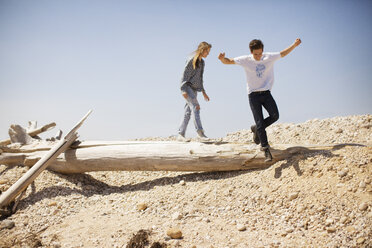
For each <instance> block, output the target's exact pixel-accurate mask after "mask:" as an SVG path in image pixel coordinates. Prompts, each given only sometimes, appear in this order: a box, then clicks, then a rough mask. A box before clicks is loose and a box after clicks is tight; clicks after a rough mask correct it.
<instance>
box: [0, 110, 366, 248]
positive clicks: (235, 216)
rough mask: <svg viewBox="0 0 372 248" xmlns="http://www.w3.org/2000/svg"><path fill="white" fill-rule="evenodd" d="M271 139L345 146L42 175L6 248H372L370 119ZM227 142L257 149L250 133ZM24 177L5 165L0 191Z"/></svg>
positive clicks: (9, 231)
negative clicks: (199, 168)
mask: <svg viewBox="0 0 372 248" xmlns="http://www.w3.org/2000/svg"><path fill="white" fill-rule="evenodd" d="M267 131H268V136H269V140H270V143H271V144H272V145H273V146H274V147H275V144H293V145H301V144H343V145H340V146H337V147H335V148H334V149H333V150H324V151H322V150H320V151H314V152H309V153H306V154H299V155H297V156H294V157H292V158H291V159H289V160H285V161H279V162H277V163H275V164H274V165H272V166H271V167H269V168H266V169H256V170H249V171H234V172H208V173H206V172H201V173H199V172H198V173H195V172H188V173H185V172H93V173H85V174H78V175H62V174H58V173H53V172H50V171H44V172H42V174H41V175H40V176H39V177H38V178H37V179H36V180H35V182H34V183H33V184H32V185H31V186H30V187H29V188H28V189H27V192H26V194H25V195H24V197H23V198H22V200H21V201H20V203H19V205H18V208H17V212H16V213H15V214H13V215H12V216H10V217H8V218H6V219H4V218H3V220H2V221H1V222H0V228H1V229H0V247H208V248H210V247H214V248H218V247H221V248H225V247H230V248H232V247H372V232H371V230H372V211H371V209H372V183H371V181H372V173H371V172H372V115H360V116H346V117H336V118H331V119H324V120H309V121H307V122H305V123H296V124H294V123H279V124H274V125H272V126H271V127H269V128H268V130H267ZM173 139H175V137H168V138H156V137H155V138H154V137H153V138H146V140H173ZM221 139H222V140H224V141H229V142H246V143H252V141H251V139H252V133H251V132H250V131H249V130H241V131H238V132H234V133H231V134H228V135H227V136H226V137H223V138H221ZM27 169H28V168H26V167H23V166H12V167H8V166H5V165H1V166H0V190H1V191H5V190H6V189H7V188H9V187H10V186H11V185H12V184H13V183H14V182H15V181H16V180H17V179H18V178H19V177H20V176H21V175H22V174H23V173H24V172H25V171H27ZM171 228H173V229H174V230H175V231H178V234H182V237H181V238H178V239H175V238H171V237H170V236H169V235H167V232H168V231H169V230H170V229H171ZM141 229H143V230H145V232H144V233H145V234H146V235H143V236H136V237H135V238H137V243H136V242H133V240H134V239H133V237H134V235H135V234H138V232H139V231H140V230H141ZM142 234H143V232H142ZM168 234H169V232H168ZM176 234H177V233H176ZM131 239H132V242H130V240H131ZM140 239H142V241H143V242H144V243H146V240H148V241H147V244H146V245H144V246H140V245H139V243H140V242H139V241H138V240H140ZM136 244H137V245H136Z"/></svg>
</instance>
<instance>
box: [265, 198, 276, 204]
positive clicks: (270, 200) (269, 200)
mask: <svg viewBox="0 0 372 248" xmlns="http://www.w3.org/2000/svg"><path fill="white" fill-rule="evenodd" d="M273 202H274V199H273V198H271V197H270V198H268V199H267V201H266V203H267V204H271V203H273Z"/></svg>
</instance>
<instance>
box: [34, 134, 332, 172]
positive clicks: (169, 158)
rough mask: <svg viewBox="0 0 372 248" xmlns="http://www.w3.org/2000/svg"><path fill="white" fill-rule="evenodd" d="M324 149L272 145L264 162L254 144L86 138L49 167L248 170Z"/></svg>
mask: <svg viewBox="0 0 372 248" xmlns="http://www.w3.org/2000/svg"><path fill="white" fill-rule="evenodd" d="M323 149H332V147H331V146H327V147H293V146H290V145H282V146H275V147H273V149H272V154H273V156H274V159H273V161H271V162H269V163H265V162H264V155H263V152H261V151H260V150H259V148H258V146H256V145H253V144H236V143H212V144H204V143H199V142H174V141H160V142H153V141H152V142H146V141H125V142H124V141H123V142H119V141H118V142H104V141H96V142H94V141H86V142H82V143H81V144H80V145H79V146H78V147H77V148H76V149H69V150H67V151H66V152H65V153H64V154H63V156H59V157H58V158H57V159H56V160H55V161H54V162H53V163H52V164H51V165H50V166H49V168H48V169H49V170H52V171H55V172H59V173H63V174H71V173H83V172H91V171H232V170H248V169H255V168H266V167H268V166H270V165H272V164H274V163H276V162H277V161H280V160H283V159H288V158H290V157H292V156H293V155H295V154H299V153H308V152H314V151H319V150H323ZM39 153H42V152H39ZM34 156H40V154H39V155H38V154H34Z"/></svg>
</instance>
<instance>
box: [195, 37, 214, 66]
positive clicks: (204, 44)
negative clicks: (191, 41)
mask: <svg viewBox="0 0 372 248" xmlns="http://www.w3.org/2000/svg"><path fill="white" fill-rule="evenodd" d="M211 47H212V45H211V44H209V43H208V42H205V41H203V42H200V44H199V46H198V49H196V51H194V52H193V54H194V58H193V60H192V66H193V68H194V70H195V68H196V67H198V66H199V65H198V64H199V63H198V62H199V61H200V60H201V55H202V53H203V52H204V51H205V50H207V49H210V48H211Z"/></svg>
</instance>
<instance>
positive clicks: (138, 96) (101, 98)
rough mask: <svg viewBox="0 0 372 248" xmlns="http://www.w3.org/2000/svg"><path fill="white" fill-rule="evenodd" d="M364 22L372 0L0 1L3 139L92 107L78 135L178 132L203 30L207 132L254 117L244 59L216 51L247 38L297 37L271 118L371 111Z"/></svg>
mask: <svg viewBox="0 0 372 248" xmlns="http://www.w3.org/2000/svg"><path fill="white" fill-rule="evenodd" d="M371 25H372V1H358V0H348V1H342V0H337V1H275V0H273V1H219V0H215V1H196V0H188V1H174V0H172V1H162V0H160V1H112V0H107V1H103V0H102V1H92V0H74V1H72V0H71V1H68V0H67V1H50V0H43V1H40V0H33V1H26V0H17V1H11V0H0V113H1V115H0V116H1V117H0V118H1V120H0V139H5V138H7V137H8V128H9V126H10V124H12V123H16V124H21V125H23V126H27V122H28V120H37V121H38V123H39V126H40V125H43V124H46V123H49V122H53V121H54V122H56V123H57V127H58V128H60V129H62V130H63V131H64V132H67V131H68V130H69V129H70V128H71V127H72V126H73V125H74V124H75V123H76V122H77V121H78V120H79V119H80V118H81V117H82V116H84V115H85V113H86V112H87V111H88V110H89V109H92V110H93V113H92V114H91V116H90V117H89V118H88V120H87V121H86V122H85V124H84V125H83V126H82V127H81V128H80V131H79V133H80V135H81V139H85V140H96V139H100V140H126V139H133V138H140V137H147V136H164V137H166V136H169V135H172V134H176V133H177V129H178V126H179V124H180V121H181V118H182V116H183V106H184V100H183V98H182V97H181V95H180V90H179V84H180V78H181V74H182V72H183V68H184V63H185V59H186V57H187V56H188V55H189V54H190V53H191V52H192V51H194V50H195V49H196V47H197V45H198V43H199V42H201V41H207V42H209V43H212V46H213V47H212V50H211V52H210V55H209V56H208V58H206V60H205V61H206V67H205V73H204V85H205V88H206V90H207V93H208V95H209V96H210V98H211V101H210V102H205V101H204V99H203V98H202V96H201V95H199V102H200V103H201V109H202V110H201V117H202V123H203V126H204V129H205V131H206V134H207V135H208V136H211V137H222V136H225V135H226V134H227V133H229V132H234V131H237V130H240V129H247V128H249V126H250V125H251V124H252V123H253V117H252V113H251V110H250V108H249V104H248V98H247V92H246V82H245V73H244V71H243V69H242V68H241V67H239V66H237V65H223V64H222V63H221V62H220V61H219V60H218V59H217V56H218V54H219V52H226V56H227V57H236V56H240V55H245V54H248V53H249V48H248V44H249V42H250V40H252V39H254V38H260V39H261V40H262V41H263V42H264V44H265V51H268V52H269V51H271V52H277V51H281V50H282V49H284V48H286V47H288V46H289V45H290V44H291V43H292V42H293V41H294V40H295V39H296V38H297V37H300V38H301V39H302V42H303V43H302V44H301V46H299V47H298V48H296V49H295V50H294V51H293V52H292V53H291V54H290V55H288V56H287V57H285V58H283V59H281V60H279V61H278V62H276V64H275V84H274V88H273V91H272V93H273V95H274V98H275V99H276V102H277V104H278V107H279V112H280V119H279V122H304V121H306V120H309V119H314V118H330V117H334V116H345V115H359V114H371V113H372V82H371V81H372V61H371V58H372V48H371V42H372V28H371ZM56 131H57V130H55V131H51V132H49V133H48V135H54V133H56ZM195 135H196V133H195V130H194V126H193V123H192V122H190V124H189V128H188V131H187V133H186V136H188V137H194V136H195Z"/></svg>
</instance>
